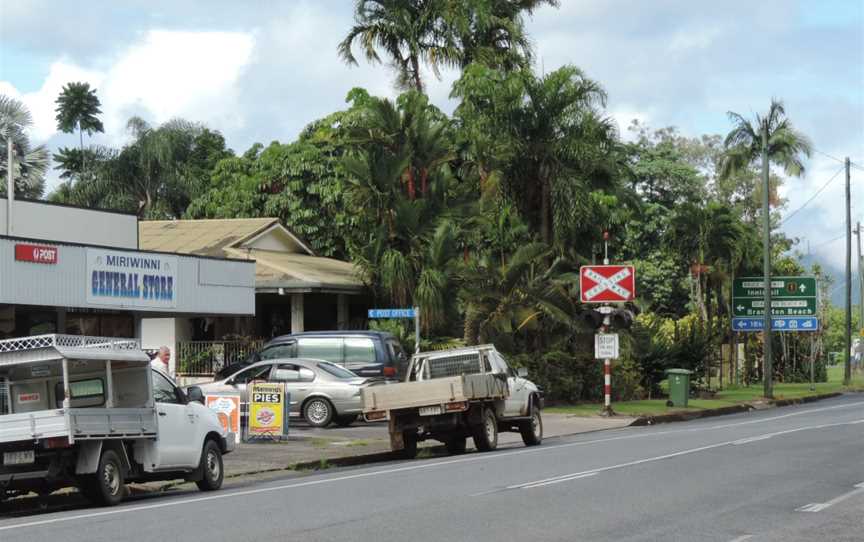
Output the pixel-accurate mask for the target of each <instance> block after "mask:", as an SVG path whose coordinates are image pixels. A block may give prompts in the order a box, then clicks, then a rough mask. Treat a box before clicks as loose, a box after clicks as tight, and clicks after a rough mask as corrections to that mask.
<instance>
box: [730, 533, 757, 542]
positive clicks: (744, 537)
mask: <svg viewBox="0 0 864 542" xmlns="http://www.w3.org/2000/svg"><path fill="white" fill-rule="evenodd" d="M751 538H753V535H752V534H745V535H741V536H739V537H738V538H733V539H732V540H730V541H729V542H744V541H745V540H750V539H751Z"/></svg>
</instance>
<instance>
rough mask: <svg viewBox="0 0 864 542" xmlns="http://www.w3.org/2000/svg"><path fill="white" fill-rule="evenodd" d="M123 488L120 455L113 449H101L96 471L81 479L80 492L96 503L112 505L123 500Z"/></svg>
mask: <svg viewBox="0 0 864 542" xmlns="http://www.w3.org/2000/svg"><path fill="white" fill-rule="evenodd" d="M124 489H125V485H124V479H123V463H121V461H120V456H118V455H117V452H115V451H114V450H105V451H103V452H102V457H100V458H99V466H98V467H97V468H96V472H95V473H94V474H89V475H87V477H86V478H84V480H82V486H81V492H82V493H83V494H84V496H85V497H87V498H88V499H89V500H91V501H93V502H94V503H96V504H101V505H103V506H114V505H115V504H119V503H120V501H122V500H123V491H124Z"/></svg>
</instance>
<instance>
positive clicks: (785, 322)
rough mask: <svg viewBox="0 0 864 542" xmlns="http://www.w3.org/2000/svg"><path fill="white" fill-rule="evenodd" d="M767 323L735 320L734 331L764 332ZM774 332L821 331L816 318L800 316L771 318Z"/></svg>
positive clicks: (758, 319)
mask: <svg viewBox="0 0 864 542" xmlns="http://www.w3.org/2000/svg"><path fill="white" fill-rule="evenodd" d="M764 327H765V322H764V320H763V319H762V318H733V319H732V329H734V330H735V331H762V329H764ZM771 330H772V331H819V319H818V318H816V317H815V316H798V317H793V318H777V317H774V318H771Z"/></svg>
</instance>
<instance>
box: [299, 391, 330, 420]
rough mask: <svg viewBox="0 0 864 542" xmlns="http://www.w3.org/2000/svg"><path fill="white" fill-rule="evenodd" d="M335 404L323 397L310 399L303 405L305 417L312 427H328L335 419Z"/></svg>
mask: <svg viewBox="0 0 864 542" xmlns="http://www.w3.org/2000/svg"><path fill="white" fill-rule="evenodd" d="M334 414H335V412H334V410H333V405H331V404H330V401H328V400H327V399H324V398H323V397H314V398H312V399H309V401H307V402H306V404H305V405H304V406H303V417H304V418H305V419H306V423H308V424H309V425H311V426H312V427H327V426H328V425H330V422H332V421H333V415H334Z"/></svg>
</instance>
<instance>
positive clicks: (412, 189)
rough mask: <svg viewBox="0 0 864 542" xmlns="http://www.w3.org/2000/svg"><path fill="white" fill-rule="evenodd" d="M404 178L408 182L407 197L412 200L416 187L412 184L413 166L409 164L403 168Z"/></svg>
mask: <svg viewBox="0 0 864 542" xmlns="http://www.w3.org/2000/svg"><path fill="white" fill-rule="evenodd" d="M405 179H406V181H407V182H408V199H410V200H411V201H414V199H415V198H416V197H417V188H416V187H415V186H414V168H412V167H411V166H408V169H406V170H405Z"/></svg>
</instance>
